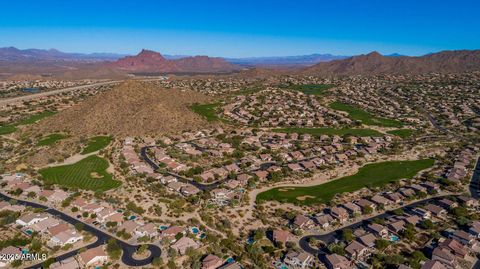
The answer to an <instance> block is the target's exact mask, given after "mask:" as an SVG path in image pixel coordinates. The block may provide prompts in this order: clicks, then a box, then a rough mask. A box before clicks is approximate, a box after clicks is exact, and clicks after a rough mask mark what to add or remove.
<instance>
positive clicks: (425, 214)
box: [412, 207, 432, 219]
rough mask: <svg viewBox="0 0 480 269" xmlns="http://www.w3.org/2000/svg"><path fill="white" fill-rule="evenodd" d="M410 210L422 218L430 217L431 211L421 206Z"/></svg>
mask: <svg viewBox="0 0 480 269" xmlns="http://www.w3.org/2000/svg"><path fill="white" fill-rule="evenodd" d="M412 212H413V213H414V214H415V215H417V216H419V217H421V218H423V219H430V218H431V217H432V212H430V211H428V210H425V209H423V208H421V207H415V208H414V209H413V210H412Z"/></svg>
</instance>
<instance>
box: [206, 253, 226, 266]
mask: <svg viewBox="0 0 480 269" xmlns="http://www.w3.org/2000/svg"><path fill="white" fill-rule="evenodd" d="M223 264H224V261H223V260H222V259H220V257H218V256H216V255H212V254H208V255H207V256H206V257H205V258H203V260H202V267H201V269H216V268H218V267H220V266H222V265H223Z"/></svg>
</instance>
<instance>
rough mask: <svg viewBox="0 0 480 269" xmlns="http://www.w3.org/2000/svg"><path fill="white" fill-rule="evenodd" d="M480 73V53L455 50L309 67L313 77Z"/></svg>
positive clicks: (377, 55) (371, 56)
mask: <svg viewBox="0 0 480 269" xmlns="http://www.w3.org/2000/svg"><path fill="white" fill-rule="evenodd" d="M475 70H480V50H455V51H442V52H438V53H431V54H427V55H424V56H419V57H409V56H395V57H391V56H383V55H381V54H380V53H378V52H372V53H369V54H366V55H359V56H353V57H350V58H347V59H343V60H335V61H330V62H325V63H318V64H316V65H313V66H310V67H307V68H305V69H303V70H302V71H301V73H303V74H312V75H335V76H338V75H380V74H422V73H431V72H441V73H450V72H464V71H475Z"/></svg>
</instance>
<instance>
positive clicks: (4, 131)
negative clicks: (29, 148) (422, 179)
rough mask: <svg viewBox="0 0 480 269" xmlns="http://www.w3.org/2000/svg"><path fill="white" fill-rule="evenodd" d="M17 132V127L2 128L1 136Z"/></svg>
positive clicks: (7, 126)
mask: <svg viewBox="0 0 480 269" xmlns="http://www.w3.org/2000/svg"><path fill="white" fill-rule="evenodd" d="M15 131H17V127H15V126H13V125H4V126H0V135H6V134H11V133H14V132H15Z"/></svg>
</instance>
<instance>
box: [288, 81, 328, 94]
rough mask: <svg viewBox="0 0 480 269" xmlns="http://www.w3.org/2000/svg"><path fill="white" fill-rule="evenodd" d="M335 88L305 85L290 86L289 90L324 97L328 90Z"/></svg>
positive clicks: (325, 85)
mask: <svg viewBox="0 0 480 269" xmlns="http://www.w3.org/2000/svg"><path fill="white" fill-rule="evenodd" d="M333 87H335V85H331V84H304V85H290V86H288V88H289V89H292V90H296V91H300V92H303V93H304V94H311V95H323V94H325V93H326V91H327V90H328V89H331V88H333Z"/></svg>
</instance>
